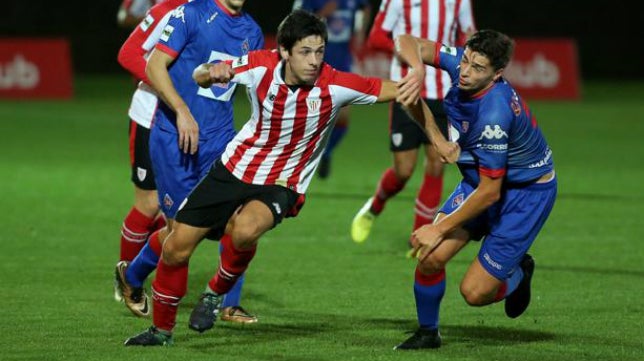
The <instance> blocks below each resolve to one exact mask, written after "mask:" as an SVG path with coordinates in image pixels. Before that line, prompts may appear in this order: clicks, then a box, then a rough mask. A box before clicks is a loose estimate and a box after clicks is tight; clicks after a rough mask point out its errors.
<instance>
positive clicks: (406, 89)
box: [396, 68, 425, 106]
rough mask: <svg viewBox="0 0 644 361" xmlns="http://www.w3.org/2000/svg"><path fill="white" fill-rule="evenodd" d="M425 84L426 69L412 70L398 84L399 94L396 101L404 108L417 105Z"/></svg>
mask: <svg viewBox="0 0 644 361" xmlns="http://www.w3.org/2000/svg"><path fill="white" fill-rule="evenodd" d="M424 82H425V69H424V68H421V69H410V70H409V73H407V75H405V77H404V78H402V79H401V80H400V81H399V82H398V94H397V96H396V101H397V102H399V103H401V104H402V105H404V106H410V105H412V104H416V102H418V100H419V99H420V91H421V90H422V89H423V85H424Z"/></svg>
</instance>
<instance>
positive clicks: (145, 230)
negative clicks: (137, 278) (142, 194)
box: [121, 207, 154, 261]
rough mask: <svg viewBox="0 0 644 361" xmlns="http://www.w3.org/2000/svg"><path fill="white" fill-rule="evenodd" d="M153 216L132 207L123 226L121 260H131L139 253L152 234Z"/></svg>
mask: <svg viewBox="0 0 644 361" xmlns="http://www.w3.org/2000/svg"><path fill="white" fill-rule="evenodd" d="M152 223H154V219H153V218H148V217H147V216H146V215H145V214H143V213H141V212H139V211H138V210H137V209H136V208H134V207H132V209H130V213H128V214H127V216H126V217H125V220H124V221H123V226H122V227H121V261H131V260H133V259H134V257H136V255H137V254H139V251H140V250H141V248H143V246H144V245H145V241H146V240H147V239H148V236H149V235H150V226H151V225H152Z"/></svg>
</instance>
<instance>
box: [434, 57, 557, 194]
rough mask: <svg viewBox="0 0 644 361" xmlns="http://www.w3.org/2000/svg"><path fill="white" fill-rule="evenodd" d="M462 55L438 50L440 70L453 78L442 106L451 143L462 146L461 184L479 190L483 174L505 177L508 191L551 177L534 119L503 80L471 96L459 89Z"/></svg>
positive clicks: (548, 154) (548, 158) (549, 159)
mask: <svg viewBox="0 0 644 361" xmlns="http://www.w3.org/2000/svg"><path fill="white" fill-rule="evenodd" d="M463 50H464V49H463V48H454V47H448V46H445V45H443V46H441V50H440V52H439V64H438V65H440V67H441V68H442V69H444V70H446V71H447V72H448V73H449V74H450V77H451V79H452V87H451V88H450V90H449V92H448V93H447V96H446V97H445V101H444V103H443V106H444V108H445V113H446V114H447V118H448V120H449V123H450V138H451V140H452V141H457V142H458V144H459V146H460V147H461V156H460V158H459V159H458V161H457V164H458V167H459V169H460V171H461V173H462V175H463V178H464V181H466V182H468V183H469V184H471V185H473V186H474V187H476V186H478V184H479V180H480V179H479V172H481V174H484V175H487V176H490V177H493V178H497V177H502V176H505V178H506V179H505V184H506V185H510V186H511V185H520V184H522V183H526V182H531V181H534V180H536V179H538V178H539V177H541V176H542V175H544V174H547V173H549V172H551V171H552V170H553V167H554V165H553V160H552V151H551V150H550V147H548V144H547V143H546V140H545V138H544V137H543V134H542V133H541V131H540V130H539V127H538V126H537V122H536V119H535V116H534V114H532V112H531V111H530V109H529V108H528V106H527V105H526V103H525V102H524V101H523V99H521V97H519V95H518V94H517V93H516V91H515V90H514V89H513V88H512V86H511V85H510V84H509V83H508V82H507V81H506V80H505V79H503V78H500V80H499V81H497V82H496V83H494V85H493V86H492V87H491V88H489V89H487V90H485V91H484V92H483V93H482V94H476V95H474V96H470V95H468V94H465V93H464V92H462V91H461V90H460V89H459V88H458V78H459V72H460V67H459V62H460V59H461V57H462V56H463Z"/></svg>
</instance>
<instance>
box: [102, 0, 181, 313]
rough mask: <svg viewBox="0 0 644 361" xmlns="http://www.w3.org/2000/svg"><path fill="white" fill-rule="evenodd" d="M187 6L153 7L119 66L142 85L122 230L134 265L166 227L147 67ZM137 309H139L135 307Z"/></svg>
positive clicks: (135, 106) (134, 107) (132, 112)
mask: <svg viewBox="0 0 644 361" xmlns="http://www.w3.org/2000/svg"><path fill="white" fill-rule="evenodd" d="M185 2H186V0H168V1H165V2H163V3H161V4H159V5H156V6H154V7H153V8H152V9H150V12H149V13H148V15H147V17H146V19H145V21H143V22H141V24H140V25H139V26H137V27H136V28H135V29H134V31H133V32H132V33H131V34H130V36H129V37H128V39H127V40H126V41H125V43H123V46H122V47H121V49H120V50H119V54H118V62H119V64H121V66H122V67H123V68H125V69H126V70H127V71H129V72H130V73H131V74H132V76H133V77H134V78H135V79H137V80H138V81H139V84H138V86H137V89H136V91H135V92H134V95H133V96H132V102H131V104H130V109H129V111H128V115H129V117H130V127H129V130H130V132H129V135H130V137H129V138H130V142H129V146H130V166H131V169H132V173H131V174H132V175H131V180H132V183H133V184H134V205H133V207H132V208H131V209H130V211H129V212H128V214H127V216H126V217H125V219H124V220H123V225H122V227H121V241H120V251H121V252H120V261H126V262H130V261H132V260H133V259H134V257H136V255H137V254H138V253H139V251H140V250H141V248H143V246H144V245H145V242H147V240H148V237H149V236H150V234H151V233H153V232H154V231H156V230H158V229H161V228H163V227H164V226H165V219H164V218H163V215H162V214H161V213H160V212H159V202H158V198H157V192H156V184H155V183H154V172H153V169H152V161H151V160H150V151H149V148H148V139H149V136H150V126H151V125H152V118H153V116H154V111H155V109H156V108H157V103H158V99H157V96H156V93H155V92H154V90H153V89H152V87H151V86H150V81H149V80H148V77H147V76H146V75H145V64H146V58H147V56H148V55H149V52H150V51H151V50H152V48H153V47H154V45H155V44H156V42H157V40H158V39H159V35H160V32H161V30H162V29H163V27H164V26H165V23H167V21H168V18H169V17H170V13H169V12H170V10H172V9H174V8H175V7H177V6H178V5H181V4H183V3H185ZM114 286H115V287H114V298H115V299H116V300H117V301H122V300H123V295H122V292H121V288H120V287H119V283H118V280H117V281H115V285H114ZM141 297H142V294H141V295H138V294H136V295H134V296H133V298H134V299H137V300H139V302H140V298H141ZM139 302H137V304H138V303H139ZM144 306H145V305H144ZM134 307H135V308H136V306H134Z"/></svg>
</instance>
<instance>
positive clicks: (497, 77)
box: [493, 68, 505, 81]
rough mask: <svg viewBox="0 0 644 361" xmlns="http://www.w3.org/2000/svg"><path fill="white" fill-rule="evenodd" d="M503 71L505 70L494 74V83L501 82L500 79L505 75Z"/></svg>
mask: <svg viewBox="0 0 644 361" xmlns="http://www.w3.org/2000/svg"><path fill="white" fill-rule="evenodd" d="M503 70H505V68H501V69H499V70H497V71H496V72H495V73H494V78H493V81H497V80H499V78H500V77H501V76H502V75H503Z"/></svg>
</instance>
